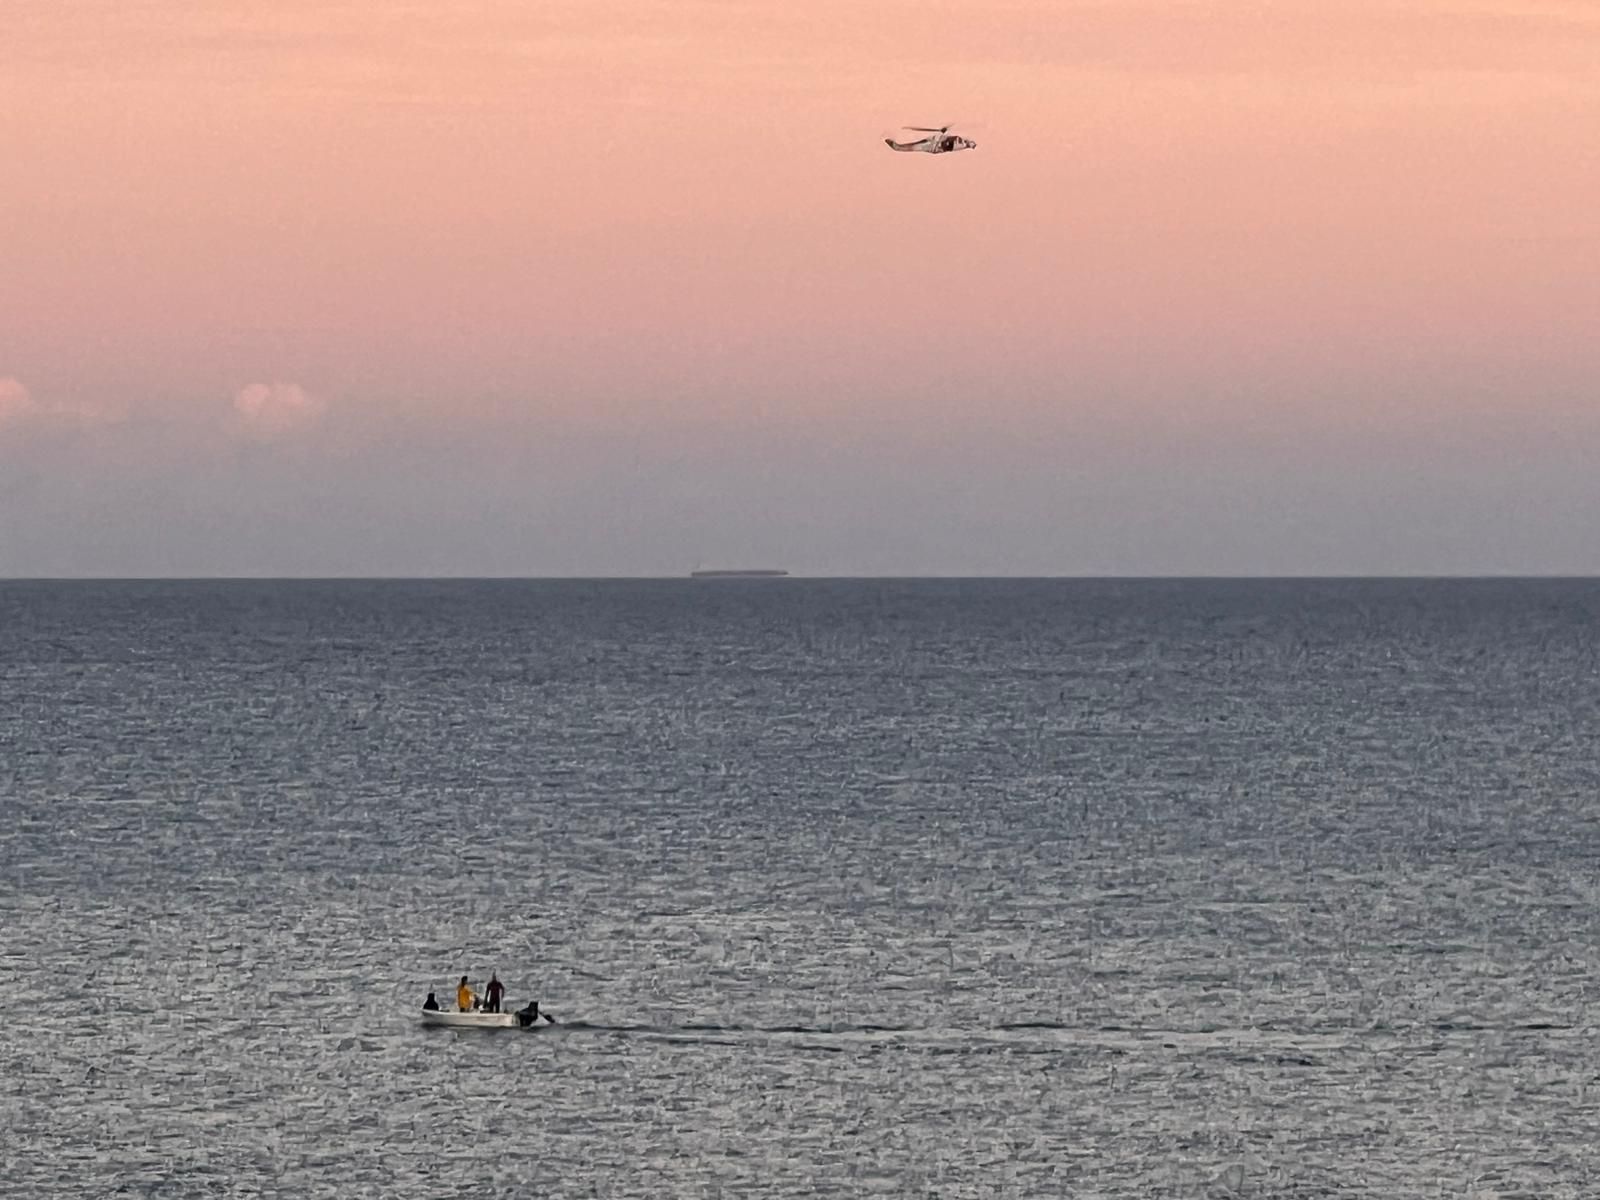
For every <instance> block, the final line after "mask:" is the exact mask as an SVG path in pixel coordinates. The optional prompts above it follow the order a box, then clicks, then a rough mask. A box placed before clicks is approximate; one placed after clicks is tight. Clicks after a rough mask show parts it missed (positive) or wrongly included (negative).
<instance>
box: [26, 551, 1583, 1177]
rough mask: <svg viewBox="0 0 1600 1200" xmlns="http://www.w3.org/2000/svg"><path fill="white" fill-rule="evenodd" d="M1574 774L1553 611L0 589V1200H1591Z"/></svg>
mask: <svg viewBox="0 0 1600 1200" xmlns="http://www.w3.org/2000/svg"><path fill="white" fill-rule="evenodd" d="M1597 737H1600V584H1597V583H1595V582H1583V581H1578V582H1562V581H1455V582H1452V581H1427V582H1375V581H1374V582H1363V581H1339V582H1310V581H1295V582H1178V581H1163V582H1157V581H1147V582H1120V583H1119V582H1088V581H1034V582H1029V581H917V582H910V581H906V582H895V581H820V580H819V581H807V580H785V581H737V580H729V581H716V582H712V581H688V580H685V581H682V582H677V581H636V582H596V583H588V582H361V583H344V582H341V583H332V582H330V583H277V582H273V583H253V582H249V583H247V582H232V583H9V584H0V806H3V808H0V816H3V820H0V921H3V925H0V929H3V934H0V997H3V1000H4V1004H5V1010H4V1021H3V1023H0V1192H3V1193H4V1194H6V1195H27V1196H30V1197H31V1196H48V1195H72V1196H101V1195H114V1194H121V1195H131V1196H173V1197H179V1196H205V1195H217V1196H284V1197H291V1196H292V1197H301V1196H334V1195H338V1196H341V1197H348V1196H358V1195H359V1196H367V1195H395V1196H401V1195H404V1196H443V1195H457V1194H472V1195H474V1196H493V1197H499V1196H531V1195H538V1196H597V1197H640V1198H643V1197H650V1198H652V1200H654V1198H659V1197H668V1196H673V1197H676V1196H683V1197H700V1196H707V1197H717V1196H727V1197H731V1196H763V1197H766V1196H799V1195H818V1196H837V1197H858V1196H864V1195H885V1196H889V1195H892V1196H938V1197H945V1198H957V1197H995V1196H1000V1197H1020V1196H1074V1197H1082V1196H1119V1197H1122V1196H1126V1197H1177V1196H1184V1197H1212V1196H1218V1197H1223V1196H1234V1197H1244V1196H1249V1197H1310V1196H1357V1197H1374V1198H1376V1197H1385V1198H1387V1197H1402V1196H1425V1197H1432V1196H1482V1197H1488V1196H1498V1197H1510V1196H1522V1197H1528V1198H1533V1197H1592V1196H1594V1195H1597V1194H1600V1152H1597V1151H1596V1150H1595V1146H1596V1145H1597V1144H1600V1030H1597V1029H1596V1012H1597V1010H1596V1005H1595V1002H1596V998H1597V997H1596V986H1595V985H1596V979H1597V975H1596V967H1597V945H1600V872H1597V868H1600V741H1597ZM491 971H495V972H498V973H499V976H500V978H501V979H503V980H505V981H506V983H507V984H508V986H509V989H510V997H509V998H510V999H511V1000H512V1001H513V1002H515V1003H520V1002H522V1001H524V1000H526V999H528V998H531V997H537V998H539V999H540V1000H541V1001H542V1002H543V1004H544V1007H545V1008H546V1010H547V1011H549V1012H551V1013H552V1014H553V1015H555V1016H556V1017H557V1018H558V1019H559V1021H560V1024H559V1025H557V1026H555V1027H551V1028H548V1029H546V1030H544V1031H541V1032H538V1033H532V1032H524V1031H521V1030H507V1031H496V1032H483V1031H470V1030H469V1031H462V1032H457V1031H450V1030H436V1029H424V1028H422V1027H421V1025H420V1024H419V1019H418V1015H419V1014H418V1009H419V1006H420V1004H421V1001H422V998H423V996H424V995H425V994H426V992H427V991H429V990H430V989H433V990H435V991H437V992H439V994H440V997H441V999H443V998H444V997H445V996H446V994H447V993H449V992H450V989H451V985H452V984H453V983H454V981H455V980H456V979H457V978H458V977H459V976H460V975H461V974H462V973H468V974H470V975H471V976H472V978H473V980H474V981H475V982H476V983H478V984H479V986H480V987H481V984H482V982H483V981H484V980H485V979H486V978H487V976H488V974H489V973H490V972H491Z"/></svg>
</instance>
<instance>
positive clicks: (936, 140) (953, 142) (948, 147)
mask: <svg viewBox="0 0 1600 1200" xmlns="http://www.w3.org/2000/svg"><path fill="white" fill-rule="evenodd" d="M901 128H902V129H909V130H911V131H912V132H913V133H931V134H935V135H937V136H934V137H925V138H918V139H917V140H916V141H914V142H897V141H895V140H894V139H893V138H884V139H883V140H884V143H885V144H886V145H887V146H888V147H889V149H891V150H903V151H907V152H909V151H912V150H920V151H922V152H923V153H924V154H949V153H951V152H952V151H954V150H976V149H977V148H978V143H977V142H975V141H973V140H972V139H971V138H964V137H957V136H956V135H955V134H953V133H951V132H950V126H948V125H941V126H940V127H939V128H938V129H930V128H928V127H927V126H926V125H903V126H901Z"/></svg>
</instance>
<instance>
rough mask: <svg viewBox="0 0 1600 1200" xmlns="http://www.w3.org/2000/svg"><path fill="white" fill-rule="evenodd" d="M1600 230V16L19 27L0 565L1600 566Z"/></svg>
mask: <svg viewBox="0 0 1600 1200" xmlns="http://www.w3.org/2000/svg"><path fill="white" fill-rule="evenodd" d="M945 122H955V123H956V127H957V129H958V131H960V132H963V133H965V134H967V135H968V136H970V137H973V138H975V139H976V140H977V142H978V149H977V150H976V151H974V152H971V153H965V154H958V155H944V156H929V155H901V154H893V153H891V152H889V151H888V150H887V149H886V148H885V147H884V145H883V138H884V136H885V135H888V134H892V133H894V132H895V130H896V127H897V126H900V125H904V124H914V125H940V124H944V123H945ZM1597 196H1600V4H1596V3H1593V0H1340V2H1339V3H1337V4H1334V3H1329V2H1328V0H1207V2H1205V3H1199V2H1184V0H1168V2H1165V3H1157V2H1153V0H943V2H939V3H929V2H927V0H918V2H917V3H910V2H908V0H877V2H876V3H873V4H868V5H862V4H858V3H854V2H850V3H846V2H845V0H811V2H810V3H807V4H803V5H801V4H788V5H779V4H775V3H763V2H756V0H541V2H540V3H539V4H536V5H529V4H527V3H525V2H523V0H461V2H459V3H449V4H445V3H426V4H422V3H406V2H403V0H383V2H379V0H279V2H277V3H274V4H272V5H260V4H255V3H250V4H246V3H244V2H243V0H54V2H53V3H50V4H37V5H20V4H19V5H14V6H9V7H7V8H5V9H3V10H0V575H12V576H15V575H129V574H132V575H164V574H227V575H275V574H294V575H305V574H312V575H328V574H436V573H438V574H536V575H540V574H542V575H552V574H553V575H564V574H655V573H665V574H678V573H681V572H683V571H686V570H687V569H689V568H690V567H692V566H694V565H696V564H703V565H707V566H723V565H760V566H766V565H772V566H784V567H788V568H790V569H792V570H795V571H801V572H807V573H830V574H855V573H869V574H917V573H942V574H991V573H995V574H1013V573H1020V574H1196V573H1198V574H1213V573H1214V574H1279V573H1381V574H1387V573H1411V572H1419V573H1493V572H1528V573H1542V572H1555V573H1592V572H1600V336H1597V334H1600V204H1597V203H1596V197H1597Z"/></svg>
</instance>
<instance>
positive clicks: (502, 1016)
mask: <svg viewBox="0 0 1600 1200" xmlns="http://www.w3.org/2000/svg"><path fill="white" fill-rule="evenodd" d="M422 1023H423V1024H424V1025H445V1026H448V1027H450V1028H453V1029H515V1028H516V1027H517V1014H516V1013H514V1012H498V1013H490V1012H444V1011H439V1012H435V1011H434V1010H432V1009H427V1008H425V1009H423V1010H422Z"/></svg>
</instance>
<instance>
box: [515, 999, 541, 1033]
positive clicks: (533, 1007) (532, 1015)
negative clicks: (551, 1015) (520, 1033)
mask: <svg viewBox="0 0 1600 1200" xmlns="http://www.w3.org/2000/svg"><path fill="white" fill-rule="evenodd" d="M538 1019H539V1002H538V1001H537V1000H529V1001H528V1007H527V1008H519V1009H517V1024H518V1025H520V1026H522V1027H523V1028H524V1029H526V1028H527V1027H528V1026H529V1025H532V1024H533V1023H534V1022H535V1021H537V1020H538Z"/></svg>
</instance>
